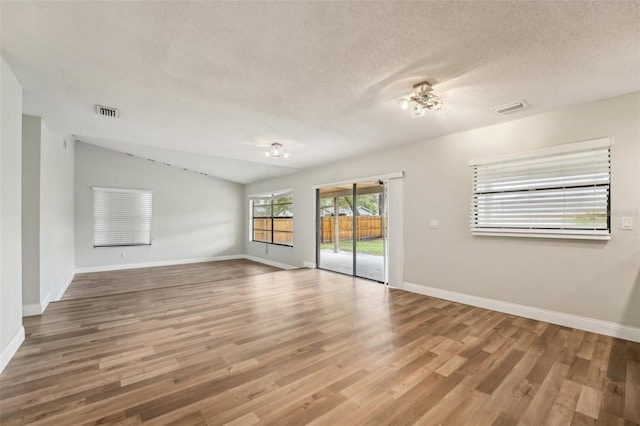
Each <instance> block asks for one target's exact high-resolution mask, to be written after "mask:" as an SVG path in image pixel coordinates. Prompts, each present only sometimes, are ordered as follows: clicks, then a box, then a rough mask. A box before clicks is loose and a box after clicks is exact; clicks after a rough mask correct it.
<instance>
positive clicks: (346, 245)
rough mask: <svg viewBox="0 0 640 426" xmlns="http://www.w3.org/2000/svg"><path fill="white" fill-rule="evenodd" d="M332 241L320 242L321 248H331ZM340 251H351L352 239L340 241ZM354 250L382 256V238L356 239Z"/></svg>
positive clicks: (332, 246) (332, 245)
mask: <svg viewBox="0 0 640 426" xmlns="http://www.w3.org/2000/svg"><path fill="white" fill-rule="evenodd" d="M333 248H334V243H333V242H331V243H321V244H320V249H321V250H333ZM339 249H340V251H346V252H349V253H351V252H352V251H353V241H351V240H345V241H340V245H339ZM356 252H357V253H363V254H372V255H374V256H382V255H383V254H384V240H383V239H382V238H377V239H375V240H362V241H356Z"/></svg>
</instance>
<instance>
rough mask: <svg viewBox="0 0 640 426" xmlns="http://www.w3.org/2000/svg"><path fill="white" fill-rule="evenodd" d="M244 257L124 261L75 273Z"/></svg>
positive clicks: (240, 255)
mask: <svg viewBox="0 0 640 426" xmlns="http://www.w3.org/2000/svg"><path fill="white" fill-rule="evenodd" d="M244 258H245V256H244V255H242V254H234V255H230V256H213V257H200V258H196V259H174V260H160V261H156V262H144V263H123V264H119V265H104V266H88V267H84V268H76V272H75V273H76V274H83V273H85V272H105V271H120V270H123V269H138V268H151V267H154V266H171V265H186V264H188V263H201V262H217V261H220V260H234V259H244Z"/></svg>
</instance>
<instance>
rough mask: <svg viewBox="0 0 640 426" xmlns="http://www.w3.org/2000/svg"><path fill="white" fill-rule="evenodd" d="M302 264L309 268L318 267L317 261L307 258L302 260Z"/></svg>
mask: <svg viewBox="0 0 640 426" xmlns="http://www.w3.org/2000/svg"><path fill="white" fill-rule="evenodd" d="M302 266H303V267H305V268H309V269H316V267H317V265H316V263H315V262H309V261H307V260H305V261H304V262H302Z"/></svg>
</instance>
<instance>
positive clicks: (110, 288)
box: [62, 259, 280, 300]
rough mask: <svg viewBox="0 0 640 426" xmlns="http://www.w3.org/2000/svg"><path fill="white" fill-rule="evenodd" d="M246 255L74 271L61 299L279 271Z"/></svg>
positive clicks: (81, 297)
mask: <svg viewBox="0 0 640 426" xmlns="http://www.w3.org/2000/svg"><path fill="white" fill-rule="evenodd" d="M279 270H280V269H279V268H275V267H273V266H269V265H265V264H263V263H257V262H252V261H250V260H246V259H234V260H223V261H216V262H201V263H191V264H186V265H180V266H179V267H175V266H156V267H152V268H139V269H125V270H120V271H106V272H91V273H83V274H76V276H75V277H74V279H73V282H72V283H71V285H70V286H69V288H68V289H67V291H66V292H65V293H64V296H63V297H62V300H70V299H83V298H86V297H95V296H106V295H110V294H120V293H129V292H133V291H141V290H151V289H157V288H164V287H174V286H176V285H183V284H195V283H203V282H213V281H224V280H230V279H234V278H242V277H247V276H250V275H259V274H265V273H267V272H274V271H279Z"/></svg>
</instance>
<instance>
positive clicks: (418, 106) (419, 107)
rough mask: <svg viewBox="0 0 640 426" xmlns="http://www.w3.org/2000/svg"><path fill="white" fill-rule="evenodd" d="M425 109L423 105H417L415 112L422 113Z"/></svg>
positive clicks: (414, 108)
mask: <svg viewBox="0 0 640 426" xmlns="http://www.w3.org/2000/svg"><path fill="white" fill-rule="evenodd" d="M423 111H424V108H423V107H422V105H416V106H414V107H413V112H414V113H415V114H416V115H420V114H422V112H423Z"/></svg>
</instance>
